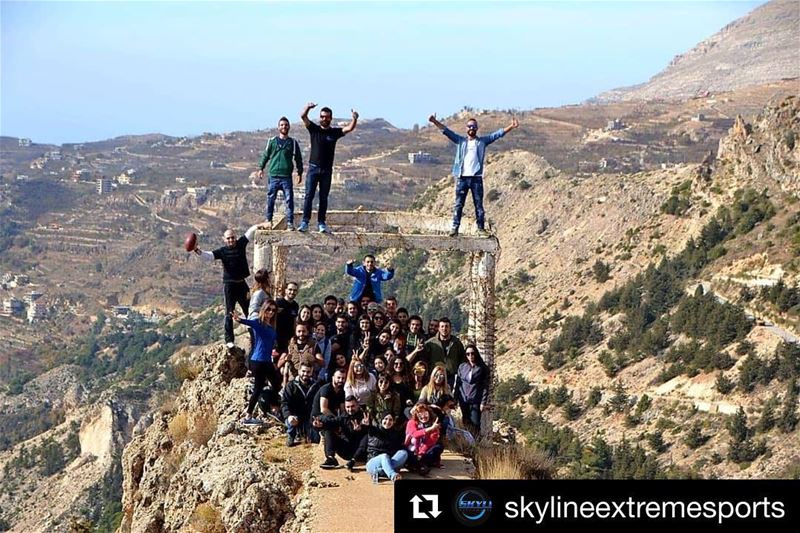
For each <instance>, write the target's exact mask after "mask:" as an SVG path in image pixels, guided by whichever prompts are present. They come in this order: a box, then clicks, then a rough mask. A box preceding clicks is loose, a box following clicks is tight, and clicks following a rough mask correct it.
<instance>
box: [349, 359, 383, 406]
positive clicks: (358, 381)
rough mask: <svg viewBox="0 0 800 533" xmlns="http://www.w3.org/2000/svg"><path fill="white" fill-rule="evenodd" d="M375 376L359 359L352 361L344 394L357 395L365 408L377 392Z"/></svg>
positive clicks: (359, 402)
mask: <svg viewBox="0 0 800 533" xmlns="http://www.w3.org/2000/svg"><path fill="white" fill-rule="evenodd" d="M375 387H376V380H375V376H373V375H372V374H370V373H369V372H367V367H366V365H365V364H364V363H362V362H361V361H359V360H358V359H353V360H352V361H350V368H349V369H348V370H347V379H346V380H345V382H344V395H345V398H346V397H348V396H355V397H356V398H358V405H360V406H361V408H362V409H364V408H365V407H366V406H367V404H369V402H370V400H371V399H372V393H373V392H375Z"/></svg>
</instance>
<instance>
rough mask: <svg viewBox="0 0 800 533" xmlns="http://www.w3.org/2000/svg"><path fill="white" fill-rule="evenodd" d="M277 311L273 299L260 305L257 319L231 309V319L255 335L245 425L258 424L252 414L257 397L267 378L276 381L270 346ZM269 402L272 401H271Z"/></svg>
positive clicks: (272, 342)
mask: <svg viewBox="0 0 800 533" xmlns="http://www.w3.org/2000/svg"><path fill="white" fill-rule="evenodd" d="M277 312H278V306H277V304H275V301H274V300H267V301H265V302H264V305H263V306H262V307H261V312H260V313H259V315H258V320H248V319H246V318H242V317H240V316H238V315H237V314H236V311H231V315H230V316H231V319H232V320H233V321H235V322H238V323H240V324H244V325H245V326H247V327H249V328H250V329H252V330H253V333H254V335H255V346H254V347H253V351H252V352H251V354H250V362H249V365H248V368H249V369H250V372H251V373H252V374H253V379H254V383H253V391H252V393H251V394H250V400H249V401H248V402H247V409H246V410H245V412H244V413H243V415H244V420H243V421H242V423H244V424H246V425H258V424H260V423H261V421H260V420H259V419H258V418H256V417H255V416H254V411H255V408H256V404H257V403H258V398H259V396H261V393H262V390H263V389H264V386H265V385H266V383H267V380H268V379H269V380H270V382H273V383H274V382H275V381H277V379H276V377H277V373H278V371H277V370H276V368H275V365H274V364H273V363H272V348H273V346H274V345H275V338H276V336H277V334H276V333H275V316H276V315H277ZM272 400H273V399H271V401H270V402H269V403H270V404H272V403H274V402H273V401H272Z"/></svg>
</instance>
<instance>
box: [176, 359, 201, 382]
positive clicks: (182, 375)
mask: <svg viewBox="0 0 800 533" xmlns="http://www.w3.org/2000/svg"><path fill="white" fill-rule="evenodd" d="M202 370H203V367H202V366H201V365H200V364H198V363H197V362H196V361H194V360H192V359H182V360H180V361H178V362H177V363H175V365H174V366H173V367H172V371H173V372H174V373H175V377H176V378H178V381H184V380H186V379H188V380H189V381H193V380H195V379H196V378H197V376H199V375H200V372H202Z"/></svg>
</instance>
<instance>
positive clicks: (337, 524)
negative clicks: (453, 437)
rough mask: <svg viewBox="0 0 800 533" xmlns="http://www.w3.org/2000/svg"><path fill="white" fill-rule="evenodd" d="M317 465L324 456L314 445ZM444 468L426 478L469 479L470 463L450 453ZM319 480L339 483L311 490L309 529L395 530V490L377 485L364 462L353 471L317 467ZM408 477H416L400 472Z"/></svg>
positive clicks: (331, 531)
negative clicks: (312, 501) (312, 499)
mask: <svg viewBox="0 0 800 533" xmlns="http://www.w3.org/2000/svg"><path fill="white" fill-rule="evenodd" d="M314 458H315V462H316V464H319V463H322V461H323V460H324V459H325V457H324V453H323V450H322V446H315V450H314ZM442 464H443V465H444V468H441V469H433V470H432V471H431V473H430V475H429V476H428V478H429V479H470V478H471V477H472V466H471V464H470V463H469V462H468V461H467V460H466V459H464V458H463V457H462V456H459V455H455V454H453V453H451V452H445V453H444V454H443V455H442ZM317 474H318V477H319V479H320V480H322V481H327V482H332V483H336V484H337V485H338V486H335V487H325V488H319V489H317V490H316V491H315V492H314V505H313V510H312V516H313V517H314V518H313V519H312V521H311V523H310V526H311V531H313V532H315V533H317V532H319V533H323V532H324V533H344V532H350V531H353V532H358V533H382V532H391V531H394V490H393V485H392V483H390V482H389V481H386V480H382V481H381V482H380V483H379V484H378V485H375V484H373V483H372V479H371V478H370V476H369V475H368V474H367V472H366V470H364V465H363V464H362V465H359V466H358V467H356V469H355V471H354V472H352V473H351V472H348V471H347V470H346V469H345V468H339V469H336V470H322V469H318V470H317ZM402 475H403V477H405V478H407V479H414V478H419V476H417V475H416V474H409V473H407V472H405V471H403V472H402Z"/></svg>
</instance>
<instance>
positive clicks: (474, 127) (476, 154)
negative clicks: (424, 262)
mask: <svg viewBox="0 0 800 533" xmlns="http://www.w3.org/2000/svg"><path fill="white" fill-rule="evenodd" d="M428 120H429V121H430V122H431V124H433V125H434V126H436V127H437V128H439V129H440V130H442V133H443V134H444V136H445V137H447V138H448V139H450V140H451V141H452V142H454V143H455V144H456V145H457V147H456V157H455V161H454V162H453V177H455V178H456V204H455V206H454V207H453V227H452V228H451V230H450V236H451V237H455V236H456V235H458V227H459V226H460V225H461V213H462V212H463V211H464V202H465V201H466V200H467V193H468V192H470V191H472V203H473V204H475V218H476V219H477V223H478V233H479V234H480V235H488V232H487V231H486V227H485V216H486V214H485V211H484V210H483V158H484V155H485V154H486V147H487V146H488V145H490V144H492V143H493V142H495V141H496V140H497V139H499V138H501V137H503V136H504V135H505V134H506V133H508V132H509V131H511V130H513V129H515V128H518V127H519V122H518V121H517V119H516V118H513V119H511V124H510V125H508V126H506V127H505V128H500V129H499V130H497V131H495V132H493V133H490V134H489V135H484V136H483V137H478V121H477V120H475V119H474V118H471V119H469V120H468V121H467V136H466V137H462V136H461V135H458V134H457V133H455V132H454V131H453V130H451V129H450V128H448V127H447V126H445V125H444V124H442V123H441V122H439V121H438V120H437V119H436V114H433V115H431V116H430V117H428Z"/></svg>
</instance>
